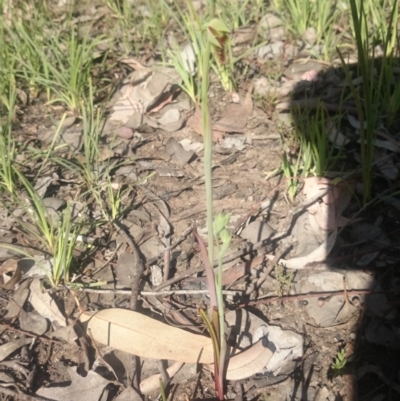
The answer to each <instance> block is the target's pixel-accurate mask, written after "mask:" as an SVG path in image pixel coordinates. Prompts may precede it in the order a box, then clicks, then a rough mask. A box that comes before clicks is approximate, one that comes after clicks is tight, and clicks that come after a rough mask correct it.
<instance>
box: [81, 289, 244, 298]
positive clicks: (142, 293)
mask: <svg viewBox="0 0 400 401" xmlns="http://www.w3.org/2000/svg"><path fill="white" fill-rule="evenodd" d="M80 291H82V292H88V293H92V294H122V295H130V294H131V293H132V291H130V290H113V289H104V290H99V289H94V288H81V289H80ZM208 293H209V291H208V290H168V291H140V293H139V294H140V296H148V297H156V296H159V295H161V296H162V295H202V294H208ZM222 293H223V294H224V295H241V294H243V291H233V290H223V291H222Z"/></svg>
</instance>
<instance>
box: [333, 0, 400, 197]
mask: <svg viewBox="0 0 400 401" xmlns="http://www.w3.org/2000/svg"><path fill="white" fill-rule="evenodd" d="M349 1H350V8H351V18H352V22H353V29H354V34H355V38H356V45H357V52H358V64H357V69H358V74H359V76H360V77H361V78H362V85H358V86H356V85H355V84H354V83H353V80H352V77H351V74H350V67H349V66H348V65H347V64H346V63H345V60H344V58H343V56H342V54H341V53H340V52H339V56H340V58H341V61H342V66H343V69H344V72H345V75H346V81H347V83H348V85H349V87H350V89H351V93H352V96H353V99H354V101H355V104H356V107H357V113H358V120H359V123H360V130H359V131H360V150H361V164H362V177H363V201H364V204H367V203H368V202H369V201H370V199H371V193H372V168H373V167H372V166H373V161H374V151H375V140H376V134H377V128H378V127H379V125H380V123H381V119H382V118H383V117H384V116H385V115H386V112H387V111H386V110H384V109H383V107H385V106H393V102H392V100H393V97H392V79H391V77H393V76H394V70H393V68H394V64H393V53H392V50H391V49H392V46H393V38H395V40H397V32H396V33H395V34H394V31H393V29H397V15H398V1H397V0H395V1H394V3H393V4H392V6H393V8H392V10H391V13H390V17H389V20H388V21H387V20H386V25H387V27H386V28H385V29H384V31H383V32H384V35H386V36H384V37H380V38H379V40H380V41H383V42H381V43H382V44H383V56H382V58H381V59H380V60H379V63H377V62H376V60H377V58H376V56H375V44H376V43H374V42H373V41H372V43H371V38H370V36H369V32H370V29H371V27H370V26H369V25H368V24H369V23H370V21H369V19H368V15H371V7H373V6H371V2H367V3H366V4H364V2H360V3H359V2H357V1H356V0H349ZM366 7H367V8H366ZM368 7H370V8H368ZM372 10H373V8H372ZM367 13H368V14H367ZM395 18H396V19H395ZM382 24H383V22H382ZM394 27H396V28H394ZM372 39H373V38H372ZM377 67H378V68H377ZM376 68H377V69H378V72H376ZM398 91H400V89H399V88H398V86H397V85H396V87H395V92H398ZM395 109H396V110H398V108H397V107H396V106H395ZM391 110H393V108H392V109H391Z"/></svg>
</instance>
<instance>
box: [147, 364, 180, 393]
mask: <svg viewBox="0 0 400 401" xmlns="http://www.w3.org/2000/svg"><path fill="white" fill-rule="evenodd" d="M182 366H183V362H175V363H174V364H173V365H171V366H170V367H169V368H167V373H168V376H169V377H170V378H171V379H172V378H173V377H174V376H175V374H176V373H177V372H178V371H179V370H180V369H181V367H182ZM160 378H161V375H160V374H156V375H153V376H150V377H148V378H147V379H145V380H143V381H142V382H141V383H140V391H141V392H142V393H143V394H149V393H152V392H153V391H155V390H157V389H159V388H160Z"/></svg>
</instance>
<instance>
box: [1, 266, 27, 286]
mask: <svg viewBox="0 0 400 401" xmlns="http://www.w3.org/2000/svg"><path fill="white" fill-rule="evenodd" d="M7 273H12V276H11V277H9V276H8V275H7ZM0 275H2V276H3V281H4V284H3V285H0V288H4V289H6V290H11V289H13V288H14V286H15V284H17V283H19V281H20V280H21V278H22V272H21V269H20V268H19V265H18V261H17V260H16V259H8V260H6V261H5V262H4V263H3V264H2V265H1V267H0Z"/></svg>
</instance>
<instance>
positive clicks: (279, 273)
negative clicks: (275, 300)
mask: <svg viewBox="0 0 400 401" xmlns="http://www.w3.org/2000/svg"><path fill="white" fill-rule="evenodd" d="M275 271H276V283H277V293H278V296H279V297H281V296H282V295H283V293H284V292H285V291H287V290H289V288H290V286H291V285H292V283H293V278H294V272H290V273H287V272H286V270H285V269H284V268H283V266H282V265H279V264H278V265H276V266H275Z"/></svg>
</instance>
